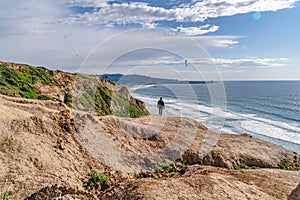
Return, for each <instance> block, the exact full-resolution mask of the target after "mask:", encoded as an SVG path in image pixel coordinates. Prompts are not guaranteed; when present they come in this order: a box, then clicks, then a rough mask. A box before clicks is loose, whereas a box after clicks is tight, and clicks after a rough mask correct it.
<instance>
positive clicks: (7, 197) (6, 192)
mask: <svg viewBox="0 0 300 200" xmlns="http://www.w3.org/2000/svg"><path fill="white" fill-rule="evenodd" d="M12 194H13V192H12V191H10V190H6V191H5V192H4V194H3V198H2V200H8V199H9V196H11V195H12Z"/></svg>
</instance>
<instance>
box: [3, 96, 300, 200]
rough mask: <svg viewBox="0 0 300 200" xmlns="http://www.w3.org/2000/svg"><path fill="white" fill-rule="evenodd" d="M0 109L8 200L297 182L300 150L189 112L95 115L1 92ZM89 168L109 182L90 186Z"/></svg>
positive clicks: (238, 193)
mask: <svg viewBox="0 0 300 200" xmlns="http://www.w3.org/2000/svg"><path fill="white" fill-rule="evenodd" d="M0 108H1V109H0V112H1V113H0V135H1V137H0V170H1V171H0V188H1V189H0V194H1V195H2V194H4V193H5V194H6V195H8V197H9V199H25V198H26V199H30V200H33V199H43V200H44V199H55V198H56V199H287V197H288V195H289V194H290V193H291V192H292V191H293V189H294V188H295V187H296V186H297V184H298V183H299V181H300V180H299V177H300V172H299V171H297V169H298V168H299V164H300V162H299V155H298V154H296V153H294V152H291V151H288V150H285V149H283V148H281V147H280V146H278V145H274V144H271V143H267V142H262V141H259V140H256V139H253V138H251V137H249V136H247V135H242V136H238V135H229V134H228V135H219V134H216V133H213V132H211V131H209V130H208V129H207V128H206V127H204V126H203V125H201V124H199V123H197V122H196V121H194V120H191V119H186V118H176V117H159V116H148V117H141V118H120V117H116V116H96V115H93V114H92V113H91V112H89V111H78V110H74V109H71V108H69V107H68V106H66V105H65V104H63V103H62V102H58V101H57V102H56V101H40V100H32V99H24V98H17V97H7V96H3V95H1V96H0ZM171 158H172V159H173V160H172V159H171ZM93 173H97V174H103V176H100V178H101V177H102V179H100V180H104V179H103V177H104V175H105V176H106V177H109V180H108V181H107V182H106V185H105V187H104V185H103V186H101V187H98V189H97V188H96V187H95V188H92V189H91V190H88V189H87V183H93V182H92V180H93V179H91V174H93ZM90 187H92V186H91V185H90ZM10 191H11V192H10ZM89 191H90V192H89ZM295 191H296V190H295ZM293 197H295V195H294V194H293Z"/></svg>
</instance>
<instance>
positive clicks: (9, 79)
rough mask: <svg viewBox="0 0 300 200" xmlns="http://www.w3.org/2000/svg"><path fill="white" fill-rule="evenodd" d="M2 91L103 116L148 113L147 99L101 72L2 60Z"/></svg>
mask: <svg viewBox="0 0 300 200" xmlns="http://www.w3.org/2000/svg"><path fill="white" fill-rule="evenodd" d="M0 93H1V94H3V95H7V96H12V97H23V98H27V99H39V100H53V101H58V102H62V103H65V104H66V105H67V106H69V107H71V108H74V109H77V110H89V111H94V112H96V114H97V115H99V116H104V115H111V114H114V115H116V116H129V117H139V116H143V115H148V114H149V113H148V111H147V109H146V108H145V105H144V103H143V102H141V101H139V100H138V99H135V98H133V97H131V96H130V94H129V91H128V90H127V88H126V87H125V86H118V85H115V84H114V83H111V82H109V81H106V80H101V79H100V78H99V77H97V76H91V75H83V74H72V73H67V72H62V71H58V70H55V71H53V70H48V69H46V68H44V67H33V66H29V65H25V64H14V63H7V62H0Z"/></svg>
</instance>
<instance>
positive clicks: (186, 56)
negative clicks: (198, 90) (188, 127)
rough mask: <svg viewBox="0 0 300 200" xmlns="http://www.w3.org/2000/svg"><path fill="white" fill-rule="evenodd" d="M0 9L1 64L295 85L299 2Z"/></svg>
mask: <svg viewBox="0 0 300 200" xmlns="http://www.w3.org/2000/svg"><path fill="white" fill-rule="evenodd" d="M0 5H1V6H0V45H1V48H0V60H1V61H7V62H16V63H26V64H30V65H34V66H44V67H47V68H49V69H60V70H64V71H70V72H82V73H89V74H102V73H123V74H142V75H148V76H154V77H160V78H177V79H189V80H218V79H221V80H300V56H299V52H300V39H299V35H300V21H299V19H300V3H299V1H298V0H189V1H188V0H168V1H165V0H115V1H110V0H85V1H83V0H40V1H36V0H26V1H23V0H0ZM186 62H187V65H186V64H185V63H186Z"/></svg>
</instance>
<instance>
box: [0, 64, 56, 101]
mask: <svg viewBox="0 0 300 200" xmlns="http://www.w3.org/2000/svg"><path fill="white" fill-rule="evenodd" d="M37 82H40V83H41V84H43V85H51V84H57V82H56V81H55V80H54V79H53V78H52V76H51V75H50V74H49V71H48V70H47V69H46V68H42V67H31V66H27V65H22V66H21V67H20V68H19V69H18V70H17V69H14V68H10V67H7V66H5V65H4V64H3V63H0V92H1V94H4V95H8V96H21V97H24V98H27V99H43V100H48V99H52V98H51V97H45V96H43V95H41V94H40V92H39V91H38V89H37V87H36V86H35V84H36V83H37Z"/></svg>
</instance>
